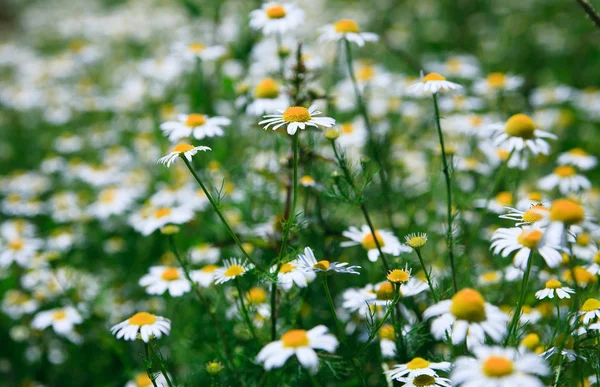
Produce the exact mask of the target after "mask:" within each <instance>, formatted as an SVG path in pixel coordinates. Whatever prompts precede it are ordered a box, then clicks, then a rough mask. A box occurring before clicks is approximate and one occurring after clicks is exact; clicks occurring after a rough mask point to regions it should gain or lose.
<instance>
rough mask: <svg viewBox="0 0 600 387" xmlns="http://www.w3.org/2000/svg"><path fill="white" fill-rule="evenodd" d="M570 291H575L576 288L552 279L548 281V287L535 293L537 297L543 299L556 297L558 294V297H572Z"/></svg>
mask: <svg viewBox="0 0 600 387" xmlns="http://www.w3.org/2000/svg"><path fill="white" fill-rule="evenodd" d="M570 293H571V294H572V293H575V290H573V289H571V288H569V287H566V286H563V285H562V283H561V282H560V281H558V280H555V279H551V280H548V281H546V287H545V288H544V289H542V290H540V291H538V292H536V293H535V298H537V299H539V300H543V299H544V298H550V299H552V298H554V296H555V295H556V296H557V297H558V298H560V299H563V298H571V296H570Z"/></svg>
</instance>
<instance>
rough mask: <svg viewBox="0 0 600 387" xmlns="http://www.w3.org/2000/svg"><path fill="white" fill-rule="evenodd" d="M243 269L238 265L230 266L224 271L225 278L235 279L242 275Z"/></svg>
mask: <svg viewBox="0 0 600 387" xmlns="http://www.w3.org/2000/svg"><path fill="white" fill-rule="evenodd" d="M244 271H245V270H244V268H243V267H241V266H239V265H231V266H229V267H228V268H227V270H225V277H237V276H238V275H241V274H243V273H244Z"/></svg>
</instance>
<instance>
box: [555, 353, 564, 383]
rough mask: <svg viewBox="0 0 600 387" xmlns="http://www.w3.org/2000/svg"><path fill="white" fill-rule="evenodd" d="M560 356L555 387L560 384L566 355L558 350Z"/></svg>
mask: <svg viewBox="0 0 600 387" xmlns="http://www.w3.org/2000/svg"><path fill="white" fill-rule="evenodd" d="M558 357H559V360H558V370H557V371H556V378H555V379H554V387H557V386H558V381H559V380H560V374H561V372H562V363H563V358H564V356H563V355H562V354H561V353H560V351H559V352H558Z"/></svg>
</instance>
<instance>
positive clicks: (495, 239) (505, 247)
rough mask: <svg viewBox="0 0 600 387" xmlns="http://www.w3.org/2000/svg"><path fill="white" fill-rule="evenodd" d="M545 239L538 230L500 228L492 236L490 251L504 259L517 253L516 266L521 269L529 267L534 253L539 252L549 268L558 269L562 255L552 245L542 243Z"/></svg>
mask: <svg viewBox="0 0 600 387" xmlns="http://www.w3.org/2000/svg"><path fill="white" fill-rule="evenodd" d="M543 237H544V232H543V231H542V230H541V229H538V228H520V227H512V228H499V229H498V230H496V231H495V232H494V235H492V244H491V245H490V249H492V250H493V251H494V254H502V256H503V257H508V256H509V255H510V254H511V253H513V252H514V251H517V253H516V254H515V257H514V264H515V266H517V267H520V268H525V267H526V266H527V262H528V261H529V259H531V252H532V251H537V252H538V253H539V254H540V255H541V256H542V258H544V260H545V261H546V264H547V265H548V267H552V268H554V267H557V266H558V265H560V263H561V262H562V255H561V254H560V252H559V251H558V250H557V249H556V248H555V247H553V246H552V245H550V244H543V243H541V241H542V238H543Z"/></svg>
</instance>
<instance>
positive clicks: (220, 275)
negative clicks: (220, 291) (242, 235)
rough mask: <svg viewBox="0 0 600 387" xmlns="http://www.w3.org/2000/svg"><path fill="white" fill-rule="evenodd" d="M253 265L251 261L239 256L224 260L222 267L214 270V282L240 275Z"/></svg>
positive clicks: (223, 281)
mask: <svg viewBox="0 0 600 387" xmlns="http://www.w3.org/2000/svg"><path fill="white" fill-rule="evenodd" d="M253 267H254V265H252V264H251V263H248V262H246V261H245V260H243V259H239V258H230V259H227V260H225V262H224V265H223V267H220V268H218V269H217V270H215V276H214V278H215V283H216V284H217V285H219V284H222V283H225V282H227V281H231V280H232V279H235V278H237V277H241V276H243V275H244V274H246V272H247V271H248V270H251V269H252V268H253Z"/></svg>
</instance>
